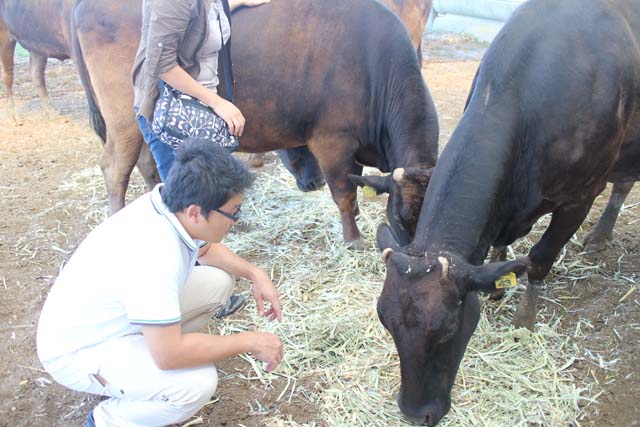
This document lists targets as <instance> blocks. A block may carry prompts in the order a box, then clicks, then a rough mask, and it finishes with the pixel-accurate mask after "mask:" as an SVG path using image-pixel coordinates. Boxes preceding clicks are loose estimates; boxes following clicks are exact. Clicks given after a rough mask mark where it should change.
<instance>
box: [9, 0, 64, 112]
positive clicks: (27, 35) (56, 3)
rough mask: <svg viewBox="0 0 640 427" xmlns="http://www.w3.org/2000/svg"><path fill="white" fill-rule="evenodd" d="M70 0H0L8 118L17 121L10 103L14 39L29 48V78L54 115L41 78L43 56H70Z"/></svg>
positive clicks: (11, 100) (57, 57) (59, 57)
mask: <svg viewBox="0 0 640 427" xmlns="http://www.w3.org/2000/svg"><path fill="white" fill-rule="evenodd" d="M72 7H73V0H49V1H37V0H0V61H1V62H2V79H3V81H4V84H5V86H6V88H7V102H8V109H9V118H10V119H11V120H12V121H14V122H17V121H18V120H17V119H16V116H15V109H14V104H13V65H14V63H13V56H14V51H15V47H16V42H19V43H20V44H21V45H22V46H23V47H24V48H25V49H27V50H28V51H29V54H30V56H29V67H30V71H31V79H32V80H33V83H34V85H35V86H36V89H37V91H38V94H39V95H40V98H41V99H42V103H43V107H44V110H45V113H46V114H47V116H49V117H51V116H52V115H55V110H54V109H53V106H52V105H51V101H50V100H49V94H48V93H47V87H46V85H45V81H44V70H45V67H46V66H47V58H56V59H59V60H61V61H63V60H65V59H69V58H70V56H71V55H70V53H71V33H70V27H69V22H70V21H69V20H70V17H71V9H72Z"/></svg>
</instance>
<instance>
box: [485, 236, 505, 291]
mask: <svg viewBox="0 0 640 427" xmlns="http://www.w3.org/2000/svg"><path fill="white" fill-rule="evenodd" d="M506 260H507V247H506V246H494V247H493V248H492V249H491V262H502V261H506ZM503 296H504V289H496V290H495V291H493V292H491V296H489V299H491V300H493V301H498V300H500V299H502V297H503Z"/></svg>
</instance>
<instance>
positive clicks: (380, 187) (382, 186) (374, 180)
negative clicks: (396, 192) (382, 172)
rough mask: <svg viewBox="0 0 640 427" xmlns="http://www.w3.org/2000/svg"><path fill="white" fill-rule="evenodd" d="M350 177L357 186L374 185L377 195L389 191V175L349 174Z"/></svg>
mask: <svg viewBox="0 0 640 427" xmlns="http://www.w3.org/2000/svg"><path fill="white" fill-rule="evenodd" d="M349 179H350V180H351V182H353V183H354V184H356V185H357V186H360V187H372V188H373V189H374V190H376V194H377V195H380V194H383V193H388V192H389V184H390V183H389V180H390V178H389V176H376V175H368V176H360V175H353V174H349Z"/></svg>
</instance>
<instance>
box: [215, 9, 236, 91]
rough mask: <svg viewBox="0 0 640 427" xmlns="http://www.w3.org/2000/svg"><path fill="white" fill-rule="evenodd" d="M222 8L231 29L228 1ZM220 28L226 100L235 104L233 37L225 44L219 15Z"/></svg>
mask: <svg viewBox="0 0 640 427" xmlns="http://www.w3.org/2000/svg"><path fill="white" fill-rule="evenodd" d="M222 8H223V10H224V14H225V15H226V16H227V21H228V22H229V28H231V9H230V8H229V2H228V0H222ZM218 27H219V28H220V40H221V41H222V49H220V51H221V52H222V55H221V58H220V59H221V60H222V73H223V80H224V89H225V98H227V101H229V102H233V85H234V84H235V80H234V78H233V69H232V67H233V65H232V64H231V37H229V41H228V42H227V43H225V42H224V34H223V33H222V22H221V21H220V14H218Z"/></svg>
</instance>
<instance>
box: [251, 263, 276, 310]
mask: <svg viewBox="0 0 640 427" xmlns="http://www.w3.org/2000/svg"><path fill="white" fill-rule="evenodd" d="M251 292H252V293H253V297H254V298H255V299H256V304H257V305H258V314H259V315H260V316H265V317H267V318H269V321H270V322H271V321H274V320H275V319H278V321H279V322H282V310H281V309H280V297H279V294H278V290H277V289H276V287H275V285H274V284H273V282H272V281H271V279H270V278H269V276H267V273H265V272H264V271H262V270H260V271H259V272H258V273H257V274H256V277H254V279H253V285H252V286H251ZM265 301H268V302H269V303H271V307H270V308H269V310H268V311H266V312H265V311H264V302H265Z"/></svg>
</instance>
